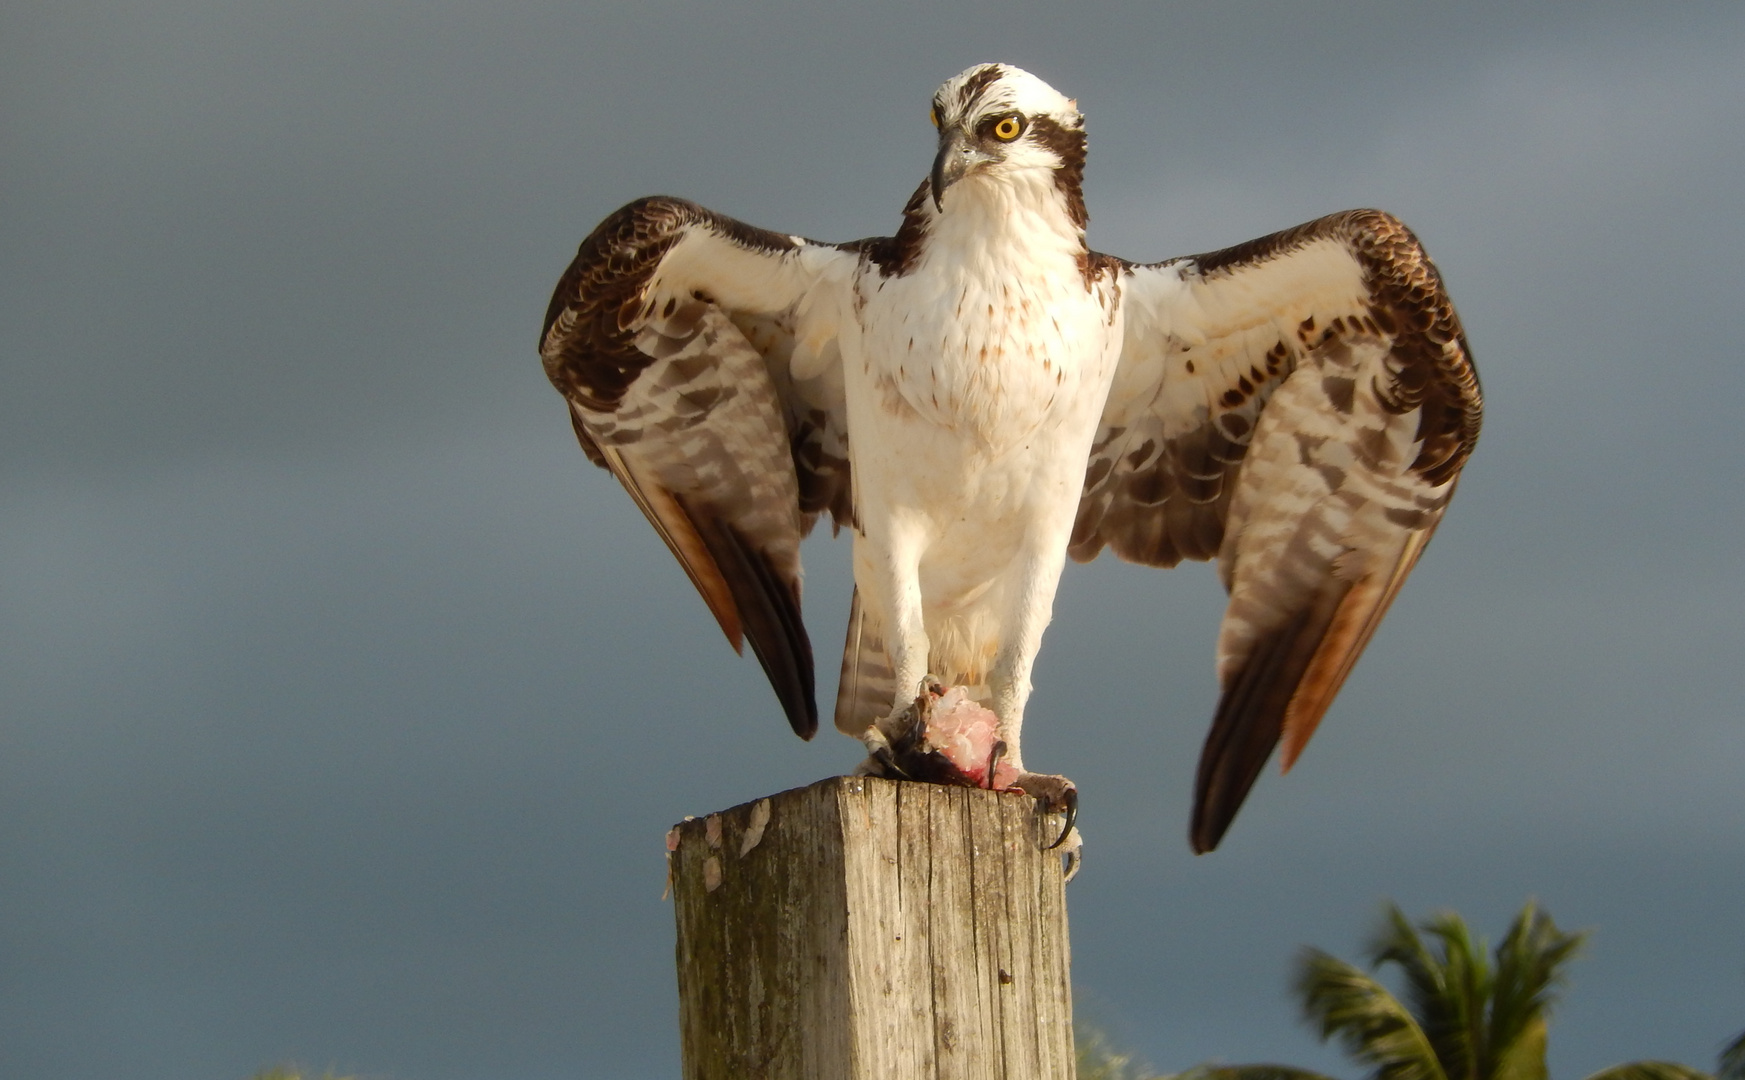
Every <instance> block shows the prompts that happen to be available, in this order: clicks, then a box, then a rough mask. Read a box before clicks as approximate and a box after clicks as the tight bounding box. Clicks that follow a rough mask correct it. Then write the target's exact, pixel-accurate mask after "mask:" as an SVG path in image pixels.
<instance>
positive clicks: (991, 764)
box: [982, 739, 1006, 791]
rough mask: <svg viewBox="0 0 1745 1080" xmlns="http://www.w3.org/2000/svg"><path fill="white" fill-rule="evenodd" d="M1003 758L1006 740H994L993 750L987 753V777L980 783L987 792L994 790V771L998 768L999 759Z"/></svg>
mask: <svg viewBox="0 0 1745 1080" xmlns="http://www.w3.org/2000/svg"><path fill="white" fill-rule="evenodd" d="M1005 756H1006V740H1004V739H995V740H994V745H993V748H992V749H991V750H989V751H988V775H987V778H986V779H985V780H984V781H983V782H982V786H983V787H985V788H987V789H988V790H989V791H992V790H993V789H994V770H995V769H997V768H998V767H999V765H1000V759H1001V758H1003V757H1005Z"/></svg>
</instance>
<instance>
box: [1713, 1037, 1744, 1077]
mask: <svg viewBox="0 0 1745 1080" xmlns="http://www.w3.org/2000/svg"><path fill="white" fill-rule="evenodd" d="M1715 1080H1745V1031H1741V1032H1740V1033H1739V1037H1738V1038H1737V1039H1734V1040H1733V1041H1732V1042H1730V1043H1728V1044H1727V1048H1726V1049H1725V1050H1722V1051H1721V1068H1720V1069H1719V1071H1717V1072H1716V1073H1715Z"/></svg>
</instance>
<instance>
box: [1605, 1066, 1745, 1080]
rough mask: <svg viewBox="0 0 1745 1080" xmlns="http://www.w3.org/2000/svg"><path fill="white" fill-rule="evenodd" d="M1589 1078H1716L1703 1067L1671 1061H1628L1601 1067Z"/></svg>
mask: <svg viewBox="0 0 1745 1080" xmlns="http://www.w3.org/2000/svg"><path fill="white" fill-rule="evenodd" d="M1587 1080H1715V1078H1714V1077H1713V1076H1711V1075H1710V1074H1709V1073H1706V1072H1703V1071H1702V1070H1701V1069H1693V1068H1691V1067H1690V1066H1689V1065H1678V1064H1675V1063H1673V1062H1670V1061H1627V1062H1625V1063H1624V1064H1622V1065H1613V1066H1612V1067H1611V1068H1609V1069H1601V1070H1600V1071H1599V1072H1597V1073H1594V1074H1593V1075H1592V1076H1589V1077H1588V1078H1587Z"/></svg>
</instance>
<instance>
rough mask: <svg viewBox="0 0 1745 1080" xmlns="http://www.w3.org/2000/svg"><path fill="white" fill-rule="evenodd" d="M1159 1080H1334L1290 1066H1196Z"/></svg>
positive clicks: (1308, 1070) (1324, 1075)
mask: <svg viewBox="0 0 1745 1080" xmlns="http://www.w3.org/2000/svg"><path fill="white" fill-rule="evenodd" d="M1157 1080H1333V1077H1331V1076H1328V1075H1326V1074H1325V1073H1318V1072H1315V1071H1313V1070H1311V1069H1296V1068H1292V1067H1291V1066H1289V1065H1195V1066H1194V1067H1193V1068H1191V1069H1189V1070H1187V1071H1186V1072H1179V1073H1171V1074H1170V1075H1168V1076H1160V1077H1158V1078H1157Z"/></svg>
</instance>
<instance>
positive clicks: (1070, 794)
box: [1042, 787, 1079, 851]
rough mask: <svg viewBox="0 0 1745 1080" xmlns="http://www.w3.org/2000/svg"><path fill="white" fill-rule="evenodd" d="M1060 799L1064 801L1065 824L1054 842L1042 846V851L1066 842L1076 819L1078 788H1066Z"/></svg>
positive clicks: (1050, 849) (1077, 813)
mask: <svg viewBox="0 0 1745 1080" xmlns="http://www.w3.org/2000/svg"><path fill="white" fill-rule="evenodd" d="M1061 800H1062V801H1063V802H1065V803H1066V825H1065V826H1064V827H1063V828H1062V829H1061V830H1060V836H1059V837H1057V838H1056V839H1055V841H1054V843H1052V844H1050V845H1048V846H1047V847H1045V848H1043V849H1042V850H1043V851H1053V850H1054V849H1055V848H1057V847H1059V846H1060V845H1062V844H1064V843H1066V838H1067V837H1068V836H1070V835H1072V827H1073V824H1074V823H1075V822H1077V821H1078V818H1079V789H1078V788H1075V787H1069V788H1067V789H1066V791H1064V792H1063V793H1062V794H1061Z"/></svg>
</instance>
